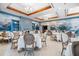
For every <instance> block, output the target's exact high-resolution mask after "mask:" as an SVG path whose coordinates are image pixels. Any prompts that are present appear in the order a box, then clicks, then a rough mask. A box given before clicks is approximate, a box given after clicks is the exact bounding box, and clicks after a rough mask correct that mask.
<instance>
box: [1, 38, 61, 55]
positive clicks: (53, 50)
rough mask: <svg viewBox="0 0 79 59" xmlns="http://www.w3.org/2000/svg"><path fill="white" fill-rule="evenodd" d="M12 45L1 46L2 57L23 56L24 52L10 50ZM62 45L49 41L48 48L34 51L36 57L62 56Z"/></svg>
mask: <svg viewBox="0 0 79 59" xmlns="http://www.w3.org/2000/svg"><path fill="white" fill-rule="evenodd" d="M10 47H11V44H0V56H23V55H24V52H22V53H18V52H17V50H16V49H15V50H14V49H10ZM61 50H62V45H61V43H60V42H55V41H51V40H50V39H48V40H47V46H44V47H42V48H41V49H40V50H38V51H34V54H35V56H60V55H61Z"/></svg>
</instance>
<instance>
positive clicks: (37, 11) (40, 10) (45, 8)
mask: <svg viewBox="0 0 79 59" xmlns="http://www.w3.org/2000/svg"><path fill="white" fill-rule="evenodd" d="M50 8H51V6H50V5H49V6H46V7H44V8H41V9H39V10H36V11H34V12H32V13H30V14H28V15H29V16H30V15H33V14H36V13H39V12H42V11H44V10H47V9H50Z"/></svg>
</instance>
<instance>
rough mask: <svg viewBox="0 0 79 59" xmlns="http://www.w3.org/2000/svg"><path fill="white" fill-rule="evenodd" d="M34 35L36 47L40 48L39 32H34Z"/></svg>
mask: <svg viewBox="0 0 79 59" xmlns="http://www.w3.org/2000/svg"><path fill="white" fill-rule="evenodd" d="M34 37H35V46H36V47H38V48H42V43H41V36H40V34H34Z"/></svg>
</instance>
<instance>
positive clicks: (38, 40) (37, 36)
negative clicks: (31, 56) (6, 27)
mask: <svg viewBox="0 0 79 59" xmlns="http://www.w3.org/2000/svg"><path fill="white" fill-rule="evenodd" d="M33 35H34V37H35V46H37V47H38V48H42V43H41V37H40V34H33ZM20 48H25V44H24V39H23V36H20V38H19V39H18V50H20Z"/></svg>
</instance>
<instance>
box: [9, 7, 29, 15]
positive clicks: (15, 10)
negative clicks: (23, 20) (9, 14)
mask: <svg viewBox="0 0 79 59" xmlns="http://www.w3.org/2000/svg"><path fill="white" fill-rule="evenodd" d="M7 9H10V10H12V11H14V12H18V13H21V14H24V15H27V16H28V14H27V13H25V12H22V11H20V10H18V9H16V8H13V7H10V6H8V7H7Z"/></svg>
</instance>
